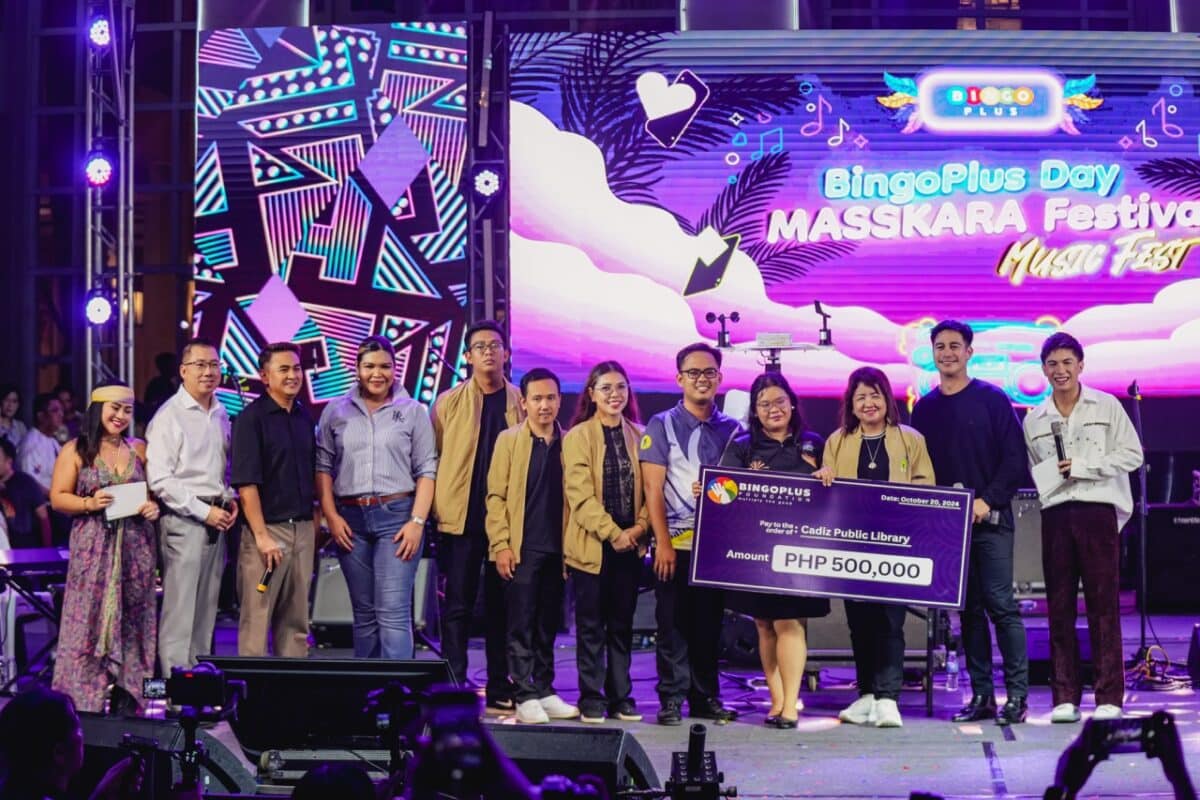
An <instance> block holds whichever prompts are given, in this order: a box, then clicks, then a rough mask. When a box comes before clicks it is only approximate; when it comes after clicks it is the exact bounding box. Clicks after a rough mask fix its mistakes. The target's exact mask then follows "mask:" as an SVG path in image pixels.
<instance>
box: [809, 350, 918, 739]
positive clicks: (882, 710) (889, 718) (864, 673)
mask: <svg viewBox="0 0 1200 800" xmlns="http://www.w3.org/2000/svg"><path fill="white" fill-rule="evenodd" d="M822 464H823V466H822V467H821V469H819V470H818V471H817V472H815V473H813V477H816V478H820V479H821V481H822V482H823V483H824V484H825V485H826V486H829V485H830V483H832V481H833V480H834V479H835V478H851V479H858V480H867V481H887V482H890V483H922V484H933V482H934V480H933V463H932V462H931V461H930V459H929V451H928V450H927V449H926V448H925V438H924V437H923V436H921V434H920V433H918V432H917V431H916V430H914V429H913V428H910V427H908V426H907V425H901V424H900V410H899V409H898V408H897V406H896V398H895V396H894V395H893V394H892V385H891V383H889V382H888V378H887V375H885V374H884V373H883V372H882V371H881V370H878V369H875V368H874V367H860V368H858V369H856V370H854V372H852V373H850V379H849V380H848V381H847V383H846V391H845V393H844V394H843V395H842V409H841V427H840V428H838V430H836V431H834V432H833V434H832V435H831V436H830V437H829V439H828V440H827V441H826V442H825V455H824V458H823V459H822ZM845 604H846V621H847V622H849V623H850V646H851V648H853V650H854V668H855V672H856V673H857V678H858V694H859V697H858V699H857V700H855V701H854V702H853V703H851V704H850V705H849V706H848V707H847V708H844V709H842V711H841V712H840V713H839V714H838V718H839V719H841V720H842V721H843V722H849V723H852V724H856V725H863V724H873V725H875V726H876V727H878V728H899V727H900V726H901V725H903V724H904V723H903V721H902V720H901V718H900V709H899V707H898V706H897V705H896V701H897V700H898V699H899V697H900V686H901V684H902V683H903V679H904V615H905V613H906V609H905V607H904V606H903V605H897V604H893V603H877V602H869V601H863V600H846V601H845Z"/></svg>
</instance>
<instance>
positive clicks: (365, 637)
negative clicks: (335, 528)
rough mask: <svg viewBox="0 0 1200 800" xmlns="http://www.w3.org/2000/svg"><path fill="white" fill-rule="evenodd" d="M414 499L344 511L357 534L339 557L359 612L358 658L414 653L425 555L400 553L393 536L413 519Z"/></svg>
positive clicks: (356, 632)
mask: <svg viewBox="0 0 1200 800" xmlns="http://www.w3.org/2000/svg"><path fill="white" fill-rule="evenodd" d="M412 506H413V501H412V498H411V497H405V498H401V499H399V500H393V501H392V502H390V503H386V504H384V505H382V506H371V507H369V508H359V507H358V506H348V507H343V508H341V509H339V510H340V511H341V512H342V516H343V517H345V520H346V522H347V523H348V524H349V525H350V530H351V531H353V532H354V539H353V540H352V544H353V547H351V549H350V550H349V551H346V550H342V549H341V548H339V549H338V561H339V562H341V565H342V574H343V575H345V576H346V587H347V588H348V589H349V590H350V607H351V608H352V609H353V611H354V657H355V658H389V659H409V658H412V657H413V631H412V599H413V583H414V582H415V581H416V576H417V563H418V559H419V558H420V553H419V552H418V554H417V555H416V556H414V557H413V558H412V559H410V560H409V561H402V560H400V559H399V558H397V557H396V548H397V547H398V545H397V544H396V543H395V542H393V541H392V538H393V537H394V536H395V535H396V534H397V533H398V532H399V531H400V528H401V527H402V526H403V525H404V523H406V522H408V521H409V519H411V518H412Z"/></svg>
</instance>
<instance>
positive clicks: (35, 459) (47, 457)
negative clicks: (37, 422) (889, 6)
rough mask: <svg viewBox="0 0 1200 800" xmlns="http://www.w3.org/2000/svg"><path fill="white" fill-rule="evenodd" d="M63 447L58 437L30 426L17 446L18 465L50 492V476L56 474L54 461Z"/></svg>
mask: <svg viewBox="0 0 1200 800" xmlns="http://www.w3.org/2000/svg"><path fill="white" fill-rule="evenodd" d="M61 449H62V445H61V444H59V441H58V439H55V438H54V437H53V436H47V435H46V434H44V433H42V432H41V431H39V430H38V429H37V428H30V430H29V433H27V434H25V438H23V439H22V440H21V446H20V447H18V448H17V466H18V468H19V469H20V470H21V472H26V473H28V474H30V475H32V476H33V479H34V480H35V481H37V482H38V483H40V484H41V485H42V488H43V489H45V490H46V492H49V491H50V476H51V475H53V474H54V462H55V460H56V459H57V458H58V451H59V450H61Z"/></svg>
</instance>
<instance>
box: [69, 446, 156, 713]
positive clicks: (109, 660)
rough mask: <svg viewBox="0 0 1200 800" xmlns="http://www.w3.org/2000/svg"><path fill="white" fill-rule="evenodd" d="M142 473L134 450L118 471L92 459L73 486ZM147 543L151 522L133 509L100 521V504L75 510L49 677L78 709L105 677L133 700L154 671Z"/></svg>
mask: <svg viewBox="0 0 1200 800" xmlns="http://www.w3.org/2000/svg"><path fill="white" fill-rule="evenodd" d="M144 480H146V472H145V467H144V465H143V464H142V462H141V460H140V459H139V458H138V457H137V456H136V455H133V457H131V458H130V459H129V466H128V467H127V468H126V469H125V470H124V474H121V475H116V474H114V473H113V472H112V470H111V469H110V468H109V467H108V465H107V464H105V463H104V462H103V461H101V460H100V459H96V463H95V464H94V465H90V466H86V467H83V468H81V469H80V470H79V478H78V480H77V481H76V485H75V493H76V494H78V495H79V496H80V497H89V496H91V495H93V494H95V493H96V492H97V491H99V490H100V489H103V488H104V487H106V486H112V485H114V484H119V483H132V482H135V481H144ZM155 544H156V536H155V532H154V523H152V522H147V521H146V520H145V519H143V518H142V517H140V516H134V517H128V518H126V519H122V520H116V521H115V522H107V521H105V519H104V512H103V511H101V512H97V513H94V514H82V515H80V516H78V517H76V518H75V522H74V524H73V525H72V527H71V558H70V563H69V564H68V567H67V586H66V592H65V594H64V596H63V613H62V622H61V623H60V624H59V629H58V658H57V660H56V662H55V664H54V683H53V685H54V688H55V689H57V690H59V691H61V692H65V693H66V694H69V695H70V696H71V697H72V699H74V700H75V705H76V706H77V707H78V708H79V710H80V711H102V710H104V701H105V698H106V696H107V694H108V692H107V691H106V690H107V687H108V686H109V685H110V684H115V685H117V686H120V687H121V688H123V689H124V690H125V691H127V692H129V694H130V695H132V696H133V699H134V700H135V701H137V702H138V703H139V705H140V702H141V698H142V679H143V678H148V677H153V676H154V653H155V635H156V630H155V628H156V621H155V603H154V569H155Z"/></svg>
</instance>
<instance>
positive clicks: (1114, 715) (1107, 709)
mask: <svg viewBox="0 0 1200 800" xmlns="http://www.w3.org/2000/svg"><path fill="white" fill-rule="evenodd" d="M1076 716H1078V713H1077V714H1076ZM1121 716H1122V714H1121V707H1120V706H1114V705H1112V704H1111V703H1101V704H1100V705H1098V706H1096V711H1095V713H1094V714H1092V719H1100V720H1105V719H1120V718H1121Z"/></svg>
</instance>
